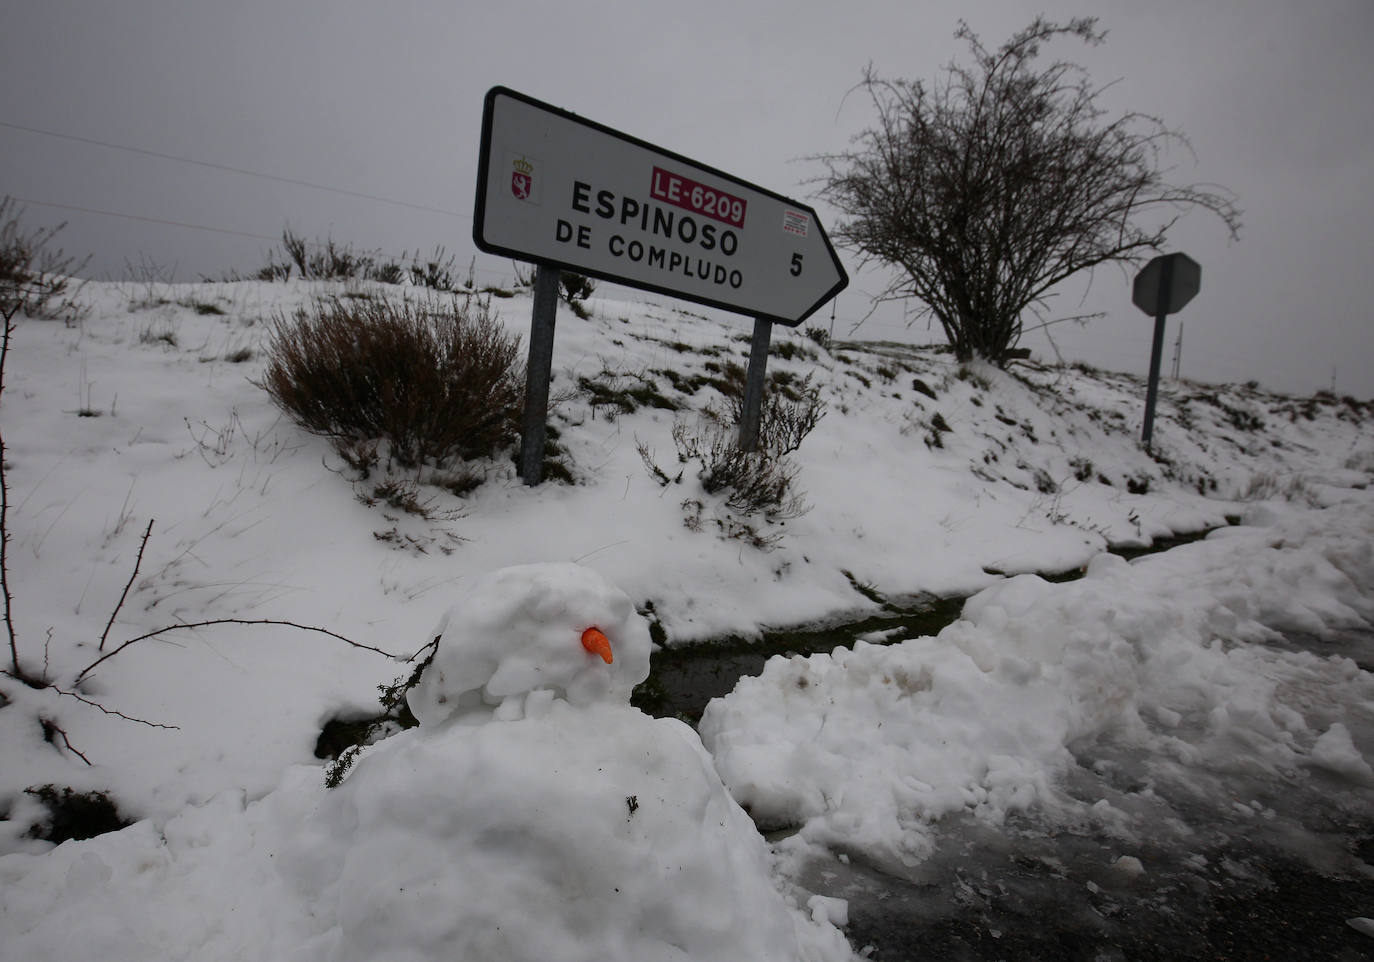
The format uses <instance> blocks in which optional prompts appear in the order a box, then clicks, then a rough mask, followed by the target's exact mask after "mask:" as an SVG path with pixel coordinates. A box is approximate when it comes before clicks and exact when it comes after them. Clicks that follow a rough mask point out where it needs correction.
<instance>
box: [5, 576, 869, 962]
mask: <svg viewBox="0 0 1374 962" xmlns="http://www.w3.org/2000/svg"><path fill="white" fill-rule="evenodd" d="M592 625H596V626H599V627H600V628H601V629H602V630H603V631H604V633H605V634H606V635H607V636H608V638H609V639H610V642H611V646H612V651H613V652H614V656H613V659H612V661H611V662H610V663H607V662H606V661H605V660H604V659H603V658H602V656H601V655H599V654H596V653H593V652H590V651H587V650H586V649H584V648H583V647H582V644H581V634H582V632H583V631H584V630H585V629H586V628H587V627H589V626H592ZM648 655H649V640H648V632H647V626H646V625H645V624H644V622H643V619H642V618H640V616H639V615H638V614H636V613H635V611H634V608H633V606H631V605H630V602H629V599H628V598H627V597H626V596H625V595H624V594H622V593H620V592H619V591H618V590H617V589H615V588H614V587H612V586H611V585H609V584H608V583H606V582H605V581H604V580H603V579H601V578H600V577H599V576H597V575H595V574H594V573H592V572H590V571H587V570H586V569H583V568H579V567H577V566H575V565H571V564H564V565H538V566H526V567H521V568H516V569H511V570H507V571H502V572H497V573H495V574H493V575H491V576H488V577H484V578H479V579H474V580H473V581H472V582H471V584H470V585H469V586H468V588H467V589H466V591H465V592H464V593H463V594H462V596H461V598H460V599H459V601H458V602H457V603H456V604H455V605H454V606H453V607H452V609H451V610H450V611H449V613H448V615H447V616H446V617H445V620H444V622H443V623H442V625H441V628H440V631H439V644H438V649H437V651H436V654H435V657H434V660H433V661H432V662H431V664H430V665H429V666H428V668H426V670H425V674H424V675H423V676H422V679H421V682H420V684H419V685H418V686H417V688H416V689H415V690H414V692H415V693H416V694H415V697H414V698H413V699H412V704H413V705H414V706H415V707H416V709H417V711H416V714H417V716H418V717H419V718H420V719H421V722H422V724H421V726H420V727H419V728H414V729H411V730H409V731H405V732H402V733H400V734H397V735H394V736H392V737H391V738H388V739H386V740H385V741H383V742H381V743H380V744H378V745H376V746H374V747H372V748H371V749H369V750H367V751H366V752H365V753H364V754H363V756H362V757H361V758H360V760H359V761H358V762H357V763H356V764H355V766H354V767H353V769H352V770H351V771H350V773H349V775H348V777H347V778H346V779H345V780H344V781H343V783H342V784H341V785H340V786H339V787H338V788H337V789H334V790H326V789H325V788H323V786H322V785H321V783H320V774H319V769H318V768H313V767H298V768H296V769H293V770H292V771H291V772H290V773H289V774H288V776H287V778H286V780H285V781H284V782H283V783H282V785H281V786H280V787H279V788H278V789H277V790H276V791H274V792H272V793H270V794H269V795H268V796H267V797H266V798H264V799H262V800H260V801H258V802H255V803H253V804H248V805H245V803H244V796H243V795H242V794H239V793H234V794H226V795H221V796H218V797H217V798H216V799H215V800H214V801H213V802H212V803H210V804H209V805H206V806H204V807H202V808H195V809H191V810H188V811H187V812H186V813H184V814H182V815H179V816H177V817H175V818H173V819H172V820H171V821H169V822H168V823H167V825H166V826H165V828H164V829H163V831H162V833H161V834H160V835H159V833H158V832H157V831H156V830H155V829H154V828H153V827H152V825H151V823H149V822H142V823H139V824H138V825H135V826H134V827H132V828H130V829H128V830H126V831H122V832H117V833H113V834H110V835H104V836H100V837H98V838H95V839H91V840H89V841H86V842H78V843H67V844H65V845H61V846H59V847H58V848H56V849H54V850H53V851H52V852H50V853H48V854H47V855H42V856H37V855H28V854H15V855H9V856H6V857H4V858H0V882H3V891H4V895H3V896H0V919H3V922H4V929H5V932H6V938H5V942H4V947H3V949H0V958H4V959H15V960H19V959H23V960H25V962H36V960H44V959H53V960H70V959H74V958H96V957H100V958H103V959H107V960H121V959H127V960H130V962H133V960H139V962H145V960H149V959H161V958H196V959H203V960H213V959H241V958H257V959H269V958H280V959H285V958H291V959H295V960H300V962H305V960H321V962H324V960H329V962H347V960H374V959H387V960H396V962H401V960H427V959H439V958H462V959H501V960H503V962H518V960H530V962H546V960H549V959H559V960H569V962H574V960H587V962H592V960H597V962H603V960H624V962H645V960H664V962H667V960H688V959H698V960H720V962H733V960H738V959H751V960H755V959H757V960H778V962H787V960H795V959H812V960H817V962H820V960H829V959H834V960H840V959H848V958H849V957H850V951H849V947H848V945H847V943H846V942H845V940H844V937H843V936H842V935H841V934H840V933H839V931H838V930H837V929H836V928H835V927H834V925H833V924H832V920H842V919H843V918H844V917H845V912H844V906H843V903H842V902H839V903H834V902H833V900H831V901H828V902H827V903H826V904H825V906H824V907H823V908H824V910H823V911H821V910H818V909H817V908H816V907H815V906H814V905H813V906H808V908H807V909H802V908H800V907H799V906H798V905H797V904H795V902H789V901H787V900H786V899H785V898H784V897H783V895H782V894H780V892H779V889H778V888H777V886H776V884H775V882H774V879H773V875H772V865H771V855H770V853H769V851H768V848H767V846H766V845H765V843H764V841H763V839H762V838H761V837H760V836H759V834H758V831H757V829H756V828H755V827H754V824H753V823H752V822H751V821H750V820H749V818H748V816H747V815H745V813H744V812H743V811H742V810H741V809H740V808H739V806H738V805H737V804H736V803H735V802H734V800H733V799H731V797H730V795H729V794H728V793H727V792H726V790H725V786H724V785H723V784H722V783H721V780H720V778H719V776H718V775H717V774H716V772H715V769H714V768H713V767H712V764H711V759H710V757H709V756H708V755H707V754H706V752H705V750H704V749H703V747H702V745H701V742H700V739H698V737H697V735H696V733H695V732H693V731H692V730H691V729H690V728H688V727H687V726H686V725H684V724H682V723H681V722H678V721H675V720H671V719H653V718H650V717H648V716H646V715H644V714H643V713H641V712H639V711H638V710H636V709H633V708H631V707H629V705H628V704H627V702H628V697H629V692H630V689H631V688H632V687H633V685H634V683H635V682H636V681H638V680H640V679H642V678H643V677H644V675H645V674H647V669H648ZM484 699H485V700H484ZM493 705H494V707H493ZM832 903H833V904H832Z"/></svg>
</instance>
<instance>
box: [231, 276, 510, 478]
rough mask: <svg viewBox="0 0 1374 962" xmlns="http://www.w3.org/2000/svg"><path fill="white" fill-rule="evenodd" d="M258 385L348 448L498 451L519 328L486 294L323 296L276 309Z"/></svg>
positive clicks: (459, 453) (452, 454) (429, 455)
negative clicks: (468, 298) (495, 312)
mask: <svg viewBox="0 0 1374 962" xmlns="http://www.w3.org/2000/svg"><path fill="white" fill-rule="evenodd" d="M267 357H268V364H267V370H266V372H265V373H264V374H263V377H262V380H261V381H260V382H257V383H258V385H259V386H260V387H262V388H263V389H264V390H266V391H267V393H268V394H269V395H271V397H272V400H273V401H275V402H276V403H277V405H278V406H279V407H280V408H281V409H282V410H283V411H285V412H286V414H287V416H288V417H290V418H291V419H292V420H294V421H295V422H296V423H297V424H299V425H301V426H302V427H304V428H305V429H306V430H308V431H311V432H313V433H315V434H319V435H322V436H324V437H327V438H329V439H331V440H332V441H333V442H334V443H335V446H336V447H338V448H339V449H340V450H355V449H356V447H357V445H359V444H360V443H366V442H374V441H384V442H386V446H387V450H388V454H389V456H390V457H391V458H392V459H393V460H395V461H396V462H397V463H398V464H399V465H401V466H402V467H416V466H418V465H421V464H435V465H438V464H442V463H444V462H448V461H452V460H454V459H461V460H468V459H472V458H479V457H484V456H487V455H491V454H494V453H495V452H497V451H498V450H499V449H500V448H502V447H503V446H505V445H506V444H508V443H510V442H511V441H512V440H513V439H514V438H515V436H516V433H517V431H518V430H519V418H520V412H521V409H522V405H523V391H524V368H523V365H522V364H520V339H519V338H518V337H515V336H510V335H507V334H506V333H505V331H503V330H502V329H501V327H500V325H499V324H498V323H497V322H496V320H495V319H494V318H493V317H492V316H491V314H490V313H489V312H488V310H487V309H486V308H485V306H483V305H480V304H472V303H460V302H459V301H458V300H457V299H454V300H453V301H452V302H451V303H447V304H442V303H428V304H413V303H410V302H406V303H403V304H399V305H397V304H393V303H390V302H387V301H384V300H364V301H358V300H348V301H344V300H341V299H338V298H333V299H328V300H322V301H319V302H318V303H316V304H315V305H314V306H312V307H310V308H300V309H298V310H297V311H296V312H295V314H294V315H292V316H291V317H286V316H282V315H278V316H277V317H275V318H274V319H273V326H272V331H271V339H270V343H269V346H268V350H267Z"/></svg>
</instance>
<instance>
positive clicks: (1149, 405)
mask: <svg viewBox="0 0 1374 962" xmlns="http://www.w3.org/2000/svg"><path fill="white" fill-rule="evenodd" d="M1201 286H1202V268H1201V267H1199V266H1198V262H1197V261H1195V260H1193V259H1192V258H1191V257H1189V256H1188V255H1187V254H1183V253H1174V254H1160V255H1159V256H1158V257H1156V258H1154V259H1153V260H1151V261H1150V263H1148V264H1146V265H1145V267H1144V268H1143V269H1142V270H1141V272H1140V273H1139V274H1137V275H1136V276H1135V283H1134V284H1132V285H1131V302H1132V303H1133V304H1135V306H1136V307H1138V308H1140V309H1141V310H1142V311H1144V312H1145V313H1146V314H1150V315H1152V316H1153V317H1154V319H1155V336H1154V345H1153V350H1152V351H1151V352H1150V379H1149V381H1148V382H1147V384H1146V387H1145V425H1144V427H1143V428H1142V430H1141V433H1140V439H1141V440H1142V441H1144V442H1145V445H1146V446H1147V447H1148V446H1149V444H1150V439H1151V437H1152V435H1153V433H1154V424H1155V399H1156V398H1157V397H1158V394H1159V360H1160V355H1161V354H1162V353H1163V351H1164V321H1165V318H1166V317H1168V315H1170V314H1177V313H1178V312H1179V311H1181V310H1183V307H1184V305H1185V304H1187V303H1188V302H1189V301H1191V300H1192V299H1193V297H1194V296H1195V295H1196V294H1197V292H1198V289H1199V288H1200V287H1201Z"/></svg>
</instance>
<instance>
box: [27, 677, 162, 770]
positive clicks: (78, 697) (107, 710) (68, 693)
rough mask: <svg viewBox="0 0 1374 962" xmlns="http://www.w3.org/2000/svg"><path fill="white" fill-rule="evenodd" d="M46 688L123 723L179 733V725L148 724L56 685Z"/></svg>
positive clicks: (148, 722)
mask: <svg viewBox="0 0 1374 962" xmlns="http://www.w3.org/2000/svg"><path fill="white" fill-rule="evenodd" d="M48 687H49V688H51V689H52V690H53V691H55V692H57V693H58V694H59V695H63V696H65V697H67V698H75V699H76V700H77V701H79V702H81V704H83V705H90V706H91V707H92V708H94V709H96V710H97V711H99V712H101V713H103V714H106V715H113V716H115V717H116V718H122V719H124V720H125V721H131V722H137V723H138V724H140V725H147V726H148V727H149V728H166V729H168V730H170V731H181V726H180V725H164V724H162V723H161V722H150V721H148V720H147V719H146V718H135V717H134V716H133V715H126V714H124V713H123V712H122V711H116V710H115V709H113V708H106V707H105V706H104V705H102V704H100V702H98V701H91V700H90V699H89V698H84V697H82V696H81V695H78V694H77V693H76V692H74V691H67V690H66V689H63V688H58V687H57V686H56V685H52V684H50V685H48ZM83 757H84V756H83Z"/></svg>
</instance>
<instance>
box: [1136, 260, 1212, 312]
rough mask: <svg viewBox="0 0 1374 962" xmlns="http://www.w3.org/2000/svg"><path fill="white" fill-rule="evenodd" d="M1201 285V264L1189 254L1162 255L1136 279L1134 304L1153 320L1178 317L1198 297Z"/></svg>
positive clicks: (1147, 265)
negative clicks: (1169, 315)
mask: <svg viewBox="0 0 1374 962" xmlns="http://www.w3.org/2000/svg"><path fill="white" fill-rule="evenodd" d="M1201 285H1202V268H1201V267H1199V266H1198V262H1197V261H1195V260H1193V259H1192V258H1191V257H1189V256H1188V255H1187V254H1181V253H1180V254H1160V255H1159V256H1158V257H1156V258H1154V259H1153V260H1151V261H1150V263H1148V264H1146V265H1145V267H1144V268H1143V269H1142V270H1141V271H1140V273H1139V274H1137V275H1136V276H1135V284H1134V285H1132V287H1131V302H1132V303H1133V304H1135V306H1136V307H1138V308H1140V309H1141V310H1142V311H1144V312H1145V313H1146V314H1149V315H1150V316H1151V317H1154V316H1155V315H1157V314H1160V313H1163V314H1177V313H1178V312H1179V311H1181V310H1183V307H1184V305H1186V304H1187V303H1188V302H1189V301H1191V300H1192V299H1193V298H1194V297H1195V296H1197V292H1198V290H1199V289H1200V287H1201ZM1161 304H1163V305H1164V306H1165V309H1164V310H1163V311H1160V310H1159V306H1160V305H1161Z"/></svg>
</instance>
